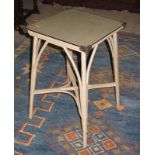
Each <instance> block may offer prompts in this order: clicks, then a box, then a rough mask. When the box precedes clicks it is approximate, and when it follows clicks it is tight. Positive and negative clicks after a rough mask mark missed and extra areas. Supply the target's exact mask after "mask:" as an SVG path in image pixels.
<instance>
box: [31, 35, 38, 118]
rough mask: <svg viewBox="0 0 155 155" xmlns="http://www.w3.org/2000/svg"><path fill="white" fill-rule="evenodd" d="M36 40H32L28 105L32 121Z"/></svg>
mask: <svg viewBox="0 0 155 155" xmlns="http://www.w3.org/2000/svg"><path fill="white" fill-rule="evenodd" d="M37 45H38V38H36V37H34V39H33V51H32V52H33V53H32V66H31V79H30V104H29V118H30V119H32V115H33V102H34V93H33V92H34V89H35V83H36V73H37V67H36V66H35V62H36V58H37V54H38V46H37Z"/></svg>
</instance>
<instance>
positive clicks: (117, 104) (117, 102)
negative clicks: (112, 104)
mask: <svg viewBox="0 0 155 155" xmlns="http://www.w3.org/2000/svg"><path fill="white" fill-rule="evenodd" d="M113 43H114V45H113V46H114V47H113V49H114V51H113V54H114V55H113V64H114V77H115V82H116V87H115V93H116V108H117V109H118V110H119V108H120V90H119V66H118V63H119V62H118V45H117V44H118V41H117V33H114V35H113Z"/></svg>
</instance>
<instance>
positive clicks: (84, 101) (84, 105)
mask: <svg viewBox="0 0 155 155" xmlns="http://www.w3.org/2000/svg"><path fill="white" fill-rule="evenodd" d="M86 68H87V56H86V53H84V52H82V53H81V80H82V81H81V88H80V99H81V114H82V116H81V119H82V130H83V146H84V147H87V117H88V84H87V76H86V71H87V69H86Z"/></svg>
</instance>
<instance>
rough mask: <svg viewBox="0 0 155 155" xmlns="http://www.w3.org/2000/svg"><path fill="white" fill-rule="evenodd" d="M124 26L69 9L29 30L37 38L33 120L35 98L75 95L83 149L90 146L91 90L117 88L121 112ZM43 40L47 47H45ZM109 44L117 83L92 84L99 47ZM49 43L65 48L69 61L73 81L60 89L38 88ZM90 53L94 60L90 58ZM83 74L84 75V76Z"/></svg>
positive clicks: (30, 116) (32, 97)
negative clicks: (39, 69)
mask: <svg viewBox="0 0 155 155" xmlns="http://www.w3.org/2000/svg"><path fill="white" fill-rule="evenodd" d="M124 26H125V25H124V23H122V22H119V21H115V20H111V19H107V18H104V17H100V16H97V15H94V14H91V13H87V12H84V11H79V10H76V9H68V10H65V11H63V12H60V13H58V14H56V15H54V16H51V17H49V18H47V19H44V20H41V21H39V22H38V23H36V24H33V25H30V26H28V27H27V29H28V33H29V34H30V35H31V36H32V37H33V56H32V67H31V80H30V107H29V118H32V115H33V104H34V103H33V102H34V95H36V94H44V93H52V92H62V93H66V94H68V95H71V96H72V97H73V99H74V100H75V102H76V104H77V107H78V111H79V114H80V116H81V122H82V130H83V146H84V147H86V146H87V117H88V90H89V89H96V88H105V87H115V94H116V108H117V109H118V110H119V109H120V107H121V105H120V93H119V67H118V47H117V32H118V31H119V30H121V29H122V28H123V27H124ZM41 41H44V44H43V45H42V46H41ZM103 41H107V42H108V44H109V47H110V50H111V53H112V61H113V68H114V82H111V83H103V84H89V74H90V69H91V64H92V62H93V58H94V56H95V53H96V51H97V48H98V46H99V45H100V43H102V42H103ZM48 44H53V45H56V46H59V47H61V48H62V49H63V51H64V52H65V54H66V56H67V57H66V59H67V61H66V62H67V63H66V65H67V77H68V79H69V82H68V84H67V85H65V86H63V87H60V88H48V89H35V83H36V76H37V74H36V73H37V66H38V62H39V60H40V57H41V55H42V53H43V51H44V49H45V47H46V46H47V45H48ZM76 52H78V53H80V62H81V68H80V69H79V68H78V67H77V65H76V63H75V60H74V59H73V54H74V53H76ZM88 53H90V57H88V56H87V55H88ZM80 72H81V73H80Z"/></svg>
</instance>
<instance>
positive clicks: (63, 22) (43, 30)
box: [27, 9, 123, 47]
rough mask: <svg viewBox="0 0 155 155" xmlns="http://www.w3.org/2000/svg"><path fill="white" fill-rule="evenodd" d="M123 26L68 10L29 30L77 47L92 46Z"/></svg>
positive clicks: (116, 22) (99, 17)
mask: <svg viewBox="0 0 155 155" xmlns="http://www.w3.org/2000/svg"><path fill="white" fill-rule="evenodd" d="M122 25H123V23H122V22H119V21H115V20H111V19H108V18H104V17H101V16H97V15H94V14H91V13H87V12H83V11H79V10H76V9H68V10H65V11H63V12H60V13H58V14H56V15H54V16H51V17H49V18H46V19H44V20H40V21H39V22H37V23H35V24H32V25H29V26H28V27H27V29H28V30H31V31H34V32H37V33H40V34H43V35H46V36H49V37H52V38H55V39H58V40H61V41H65V42H67V43H70V44H74V45H76V46H84V47H87V46H90V45H93V44H94V43H96V42H98V41H99V40H101V39H103V38H104V37H106V36H107V35H109V34H111V33H112V32H114V31H115V30H117V29H119V28H120V27H121V26H122Z"/></svg>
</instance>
